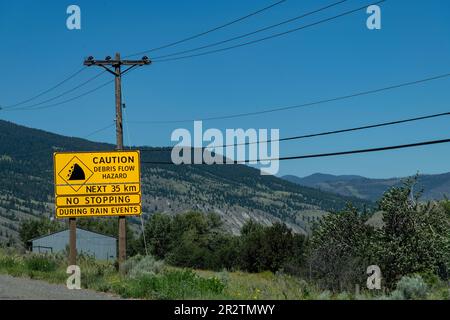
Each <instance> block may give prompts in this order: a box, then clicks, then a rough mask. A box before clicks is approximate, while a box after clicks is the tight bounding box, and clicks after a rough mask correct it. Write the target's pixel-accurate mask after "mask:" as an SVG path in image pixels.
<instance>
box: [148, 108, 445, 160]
mask: <svg viewBox="0 0 450 320" xmlns="http://www.w3.org/2000/svg"><path fill="white" fill-rule="evenodd" d="M444 116H450V112H443V113H437V114H431V115H426V116H422V117H416V118H409V119H403V120H396V121H389V122H382V123H377V124H371V125H365V126H360V127H353V128H347V129H340V130H333V131H324V132H319V133H312V134H305V135H298V136H292V137H286V138H281V139H269V140H265V141H258V142H244V143H236V144H227V145H219V146H207V147H205V149H207V148H226V147H232V146H234V147H236V146H242V145H252V144H258V143H271V142H277V141H278V142H281V141H291V140H300V139H307V138H313V137H320V136H327V135H333V134H338V133H345V132H352V131H360V130H366V129H373V128H380V127H386V126H392V125H397V124H402V123H408V122H415V121H421V120H426V119H433V118H438V117H444ZM141 151H142V152H157V151H171V149H167V150H155V149H141Z"/></svg>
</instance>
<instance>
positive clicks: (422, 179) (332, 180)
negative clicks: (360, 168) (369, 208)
mask: <svg viewBox="0 0 450 320" xmlns="http://www.w3.org/2000/svg"><path fill="white" fill-rule="evenodd" d="M282 178H283V179H285V180H287V181H290V182H292V183H296V184H298V185H302V186H307V187H311V188H317V189H320V190H323V191H327V192H333V193H335V194H339V195H342V196H354V197H358V198H360V199H366V200H370V201H377V200H379V199H380V198H381V196H382V195H383V193H384V192H386V191H387V190H388V189H389V188H391V187H394V186H400V185H401V184H402V183H403V181H405V180H406V179H408V178H413V177H393V178H385V179H373V178H366V177H363V176H358V175H332V174H322V173H315V174H312V175H309V176H306V177H303V178H300V177H298V176H295V175H285V176H283V177H282ZM422 189H423V194H422V195H421V199H422V200H441V199H444V198H445V197H446V196H448V195H450V172H446V173H441V174H418V175H417V182H416V186H415V190H416V191H421V190H422Z"/></svg>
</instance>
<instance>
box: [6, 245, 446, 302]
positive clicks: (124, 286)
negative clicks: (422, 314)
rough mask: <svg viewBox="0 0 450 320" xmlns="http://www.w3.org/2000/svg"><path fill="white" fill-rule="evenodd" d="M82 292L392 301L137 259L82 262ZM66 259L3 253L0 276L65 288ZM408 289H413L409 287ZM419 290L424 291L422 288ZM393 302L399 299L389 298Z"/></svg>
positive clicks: (439, 294) (283, 278)
mask: <svg viewBox="0 0 450 320" xmlns="http://www.w3.org/2000/svg"><path fill="white" fill-rule="evenodd" d="M79 266H80V268H81V286H82V288H83V289H91V290H95V291H101V292H107V293H112V294H117V295H120V296H121V297H123V298H136V299H245V300H264V299H275V300H278V299H289V300H301V299H387V298H390V297H386V296H382V295H377V296H372V294H371V293H370V292H362V293H360V294H359V295H357V296H355V294H354V293H346V292H344V293H340V294H331V293H330V292H329V291H320V290H319V289H318V288H316V287H314V286H312V285H310V284H308V283H307V282H306V281H304V280H302V279H299V278H296V277H293V276H289V275H285V274H273V273H271V272H263V273H245V272H227V271H222V272H213V271H204V270H191V269H180V268H174V267H171V266H167V265H165V264H164V263H163V262H161V261H156V260H154V259H153V258H152V257H134V258H131V259H130V260H129V261H127V263H126V265H125V266H124V270H125V274H124V275H122V274H120V273H118V272H117V271H116V269H115V267H114V265H113V264H111V263H106V262H105V263H103V262H98V261H95V260H93V259H90V258H86V257H80V258H79ZM66 267H67V263H66V259H65V257H64V256H62V255H53V256H49V255H47V256H43V255H34V254H26V255H21V254H18V253H15V252H14V251H7V250H2V249H0V273H3V274H9V275H12V276H15V277H28V278H30V279H39V280H44V281H47V282H50V283H56V284H65V283H66V280H67V277H68V275H67V274H66ZM408 288H409V287H408ZM419 290H422V291H423V290H425V289H424V288H419ZM391 298H395V297H391ZM411 298H421V299H427V298H429V299H449V297H448V289H447V291H445V288H440V289H435V290H433V291H427V292H426V294H425V293H424V294H423V295H422V296H413V297H411Z"/></svg>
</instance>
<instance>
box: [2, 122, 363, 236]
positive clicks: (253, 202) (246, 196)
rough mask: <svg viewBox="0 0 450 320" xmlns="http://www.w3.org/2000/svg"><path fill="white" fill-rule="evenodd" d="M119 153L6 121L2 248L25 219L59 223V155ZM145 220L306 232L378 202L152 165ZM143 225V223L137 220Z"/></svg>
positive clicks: (235, 169) (228, 169) (254, 175)
mask: <svg viewBox="0 0 450 320" xmlns="http://www.w3.org/2000/svg"><path fill="white" fill-rule="evenodd" d="M146 149H150V151H149V152H142V156H141V157H142V160H144V161H163V162H167V161H170V149H168V148H166V149H160V148H158V149H155V148H148V147H146ZM90 150H92V151H94V150H114V146H113V145H110V144H105V143H96V142H91V141H88V140H84V139H80V138H71V137H65V136H61V135H57V134H53V133H49V132H45V131H42V130H37V129H31V128H27V127H23V126H19V125H16V124H13V123H10V122H6V121H0V241H1V240H2V239H5V238H7V237H10V236H13V237H15V238H16V237H17V230H18V229H17V228H18V225H19V223H20V221H21V220H22V219H26V218H30V217H39V216H48V217H50V216H53V215H54V212H53V210H54V209H53V201H54V200H53V158H52V154H53V152H54V151H90ZM142 183H143V186H142V190H143V211H144V218H148V216H149V215H151V214H153V213H155V212H162V213H167V214H177V213H181V212H185V211H188V210H197V211H202V212H213V211H214V212H217V213H218V214H219V215H220V216H221V217H222V219H223V221H224V222H225V225H226V227H227V228H228V229H229V230H230V231H232V232H237V231H238V230H239V229H240V227H241V226H242V224H243V223H244V222H245V221H246V220H248V219H254V220H257V221H259V222H261V223H264V224H270V223H272V222H275V221H283V222H285V223H286V224H288V225H289V226H290V227H292V228H293V229H294V230H296V231H298V232H306V231H308V229H309V224H310V223H311V222H313V221H315V220H317V219H319V218H320V216H322V215H323V214H325V213H326V212H330V211H336V210H339V209H342V208H343V207H344V206H345V204H346V203H347V202H349V201H351V202H353V203H354V204H355V205H356V206H358V207H363V206H370V205H372V203H371V202H369V201H365V200H360V199H357V198H352V197H342V196H339V195H336V194H334V193H329V192H324V191H320V190H317V189H313V188H309V187H303V186H299V185H297V184H293V183H290V182H288V181H286V180H283V179H280V178H277V177H274V176H261V175H260V172H259V170H256V169H254V168H250V167H248V166H244V165H213V166H207V165H181V166H175V165H165V164H161V165H144V166H143V170H142ZM129 220H130V221H131V222H134V223H135V224H136V226H138V222H139V220H138V219H137V218H130V219H129Z"/></svg>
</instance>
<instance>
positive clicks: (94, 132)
mask: <svg viewBox="0 0 450 320" xmlns="http://www.w3.org/2000/svg"><path fill="white" fill-rule="evenodd" d="M113 126H115V123H111V124H109V125H107V126H105V127H103V128H100V129H97V130H95V131H92V132H91V133H88V134H87V135H85V136H83V139H86V138H89V137H91V136H93V135H95V134H97V133H100V132H103V131H105V130H107V129H109V128H111V127H113Z"/></svg>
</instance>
